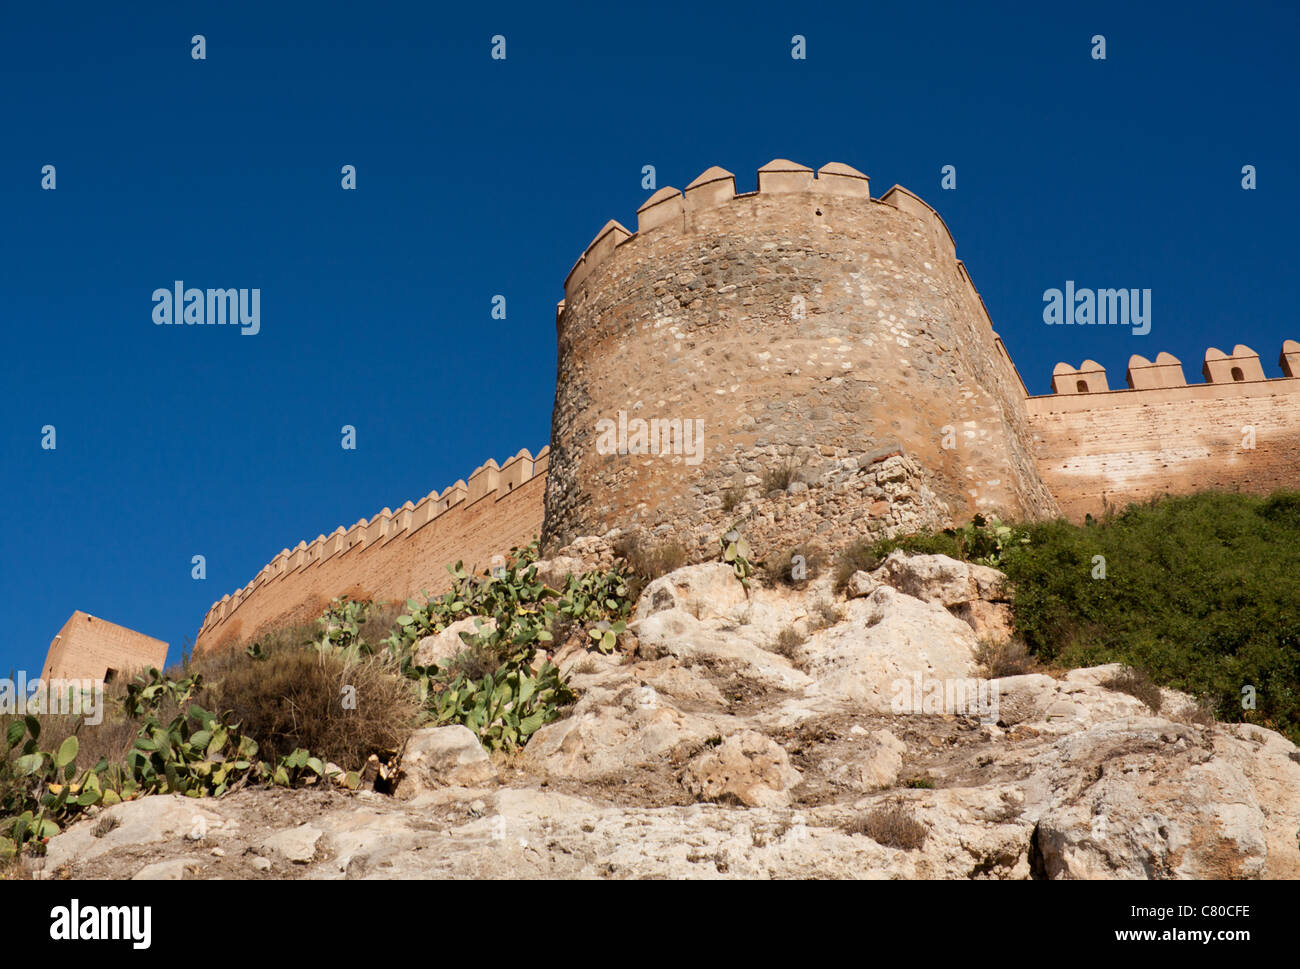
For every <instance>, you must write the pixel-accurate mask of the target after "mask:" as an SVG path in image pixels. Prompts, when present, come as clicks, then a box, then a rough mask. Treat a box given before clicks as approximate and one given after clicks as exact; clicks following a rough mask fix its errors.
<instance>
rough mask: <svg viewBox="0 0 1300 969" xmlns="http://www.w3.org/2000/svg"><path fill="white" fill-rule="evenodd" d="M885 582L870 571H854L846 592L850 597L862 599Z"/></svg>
mask: <svg viewBox="0 0 1300 969" xmlns="http://www.w3.org/2000/svg"><path fill="white" fill-rule="evenodd" d="M882 584H883V583H882V582H881V581H880V580H879V579H877V578H876V577H875V576H874V575H872V574H871V573H870V572H861V571H859V572H854V573H853V574H852V575H851V576H849V582H848V585H847V586H845V588H844V594H845V595H846V596H847V597H848V598H850V599H862V598H864V597H866V596H869V595H871V593H873V592H875V591H876V590H877V589H879V588H880V586H881V585H882Z"/></svg>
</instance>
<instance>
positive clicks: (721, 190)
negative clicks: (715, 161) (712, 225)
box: [685, 165, 736, 224]
mask: <svg viewBox="0 0 1300 969" xmlns="http://www.w3.org/2000/svg"><path fill="white" fill-rule="evenodd" d="M685 196H686V220H687V222H688V224H689V223H692V222H694V220H695V219H696V218H697V217H698V216H699V214H700V213H701V212H704V211H706V210H707V209H712V208H716V207H717V206H719V205H722V204H724V203H726V202H729V201H731V200H732V199H733V198H735V197H736V176H735V175H733V174H732V173H731V172H729V171H727V170H726V169H725V168H719V167H718V166H717V165H714V166H713V167H712V168H708V169H705V170H704V171H703V172H701V173H700V174H699V175H698V176H697V177H696V179H695V180H694V181H693V182H691V184H689V185H687V186H686V192H685Z"/></svg>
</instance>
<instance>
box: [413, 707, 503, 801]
mask: <svg viewBox="0 0 1300 969" xmlns="http://www.w3.org/2000/svg"><path fill="white" fill-rule="evenodd" d="M401 770H402V777H401V781H400V782H399V783H398V785H397V793H398V796H399V797H403V798H409V797H414V796H416V795H417V794H419V793H421V792H422V791H426V790H430V789H432V788H437V787H445V786H456V787H476V786H480V785H483V784H491V783H493V782H494V781H495V780H496V779H497V771H496V768H495V767H493V766H492V760H491V758H489V757H488V753H487V751H486V750H484V749H483V745H482V744H480V743H479V741H478V738H477V737H476V736H474V733H473V731H471V730H470V729H469V728H468V727H464V726H461V725H460V724H455V725H453V726H450V727H426V728H424V729H423V730H417V731H415V732H414V733H413V734H411V739H410V740H408V741H407V742H406V750H405V752H404V753H403V754H402V764H401Z"/></svg>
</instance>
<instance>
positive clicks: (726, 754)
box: [681, 730, 800, 807]
mask: <svg viewBox="0 0 1300 969" xmlns="http://www.w3.org/2000/svg"><path fill="white" fill-rule="evenodd" d="M681 780H682V785H683V786H684V787H685V788H686V790H687V791H688V792H689V793H690V794H692V795H693V796H695V797H696V798H698V799H700V800H705V801H713V800H717V799H719V798H721V797H724V796H726V795H731V796H733V797H735V798H737V799H738V800H739V801H740V803H742V804H744V805H746V806H748V807H780V806H783V805H786V804H789V803H790V788H792V787H794V786H795V785H796V784H798V783H799V780H800V774H799V772H798V771H797V770H795V769H794V768H793V767H791V766H790V758H789V756H788V755H787V754H786V752H785V751H784V750H783V749H782V748H781V747H779V746H778V745H777V744H775V743H774V742H773V741H772V740H770V739H769V738H767V737H764V736H763V735H762V734H760V733H756V732H754V731H753V730H746V731H744V732H743V733H738V734H733V735H732V736H730V737H727V738H726V739H725V740H723V741H722V743H721V744H720V745H719V746H718V747H716V748H713V749H711V750H708V751H706V752H705V753H702V754H700V755H699V756H698V757H696V758H695V759H694V760H692V761H691V762H690V763H689V764H687V765H686V768H685V770H684V771H683V772H682V777H681Z"/></svg>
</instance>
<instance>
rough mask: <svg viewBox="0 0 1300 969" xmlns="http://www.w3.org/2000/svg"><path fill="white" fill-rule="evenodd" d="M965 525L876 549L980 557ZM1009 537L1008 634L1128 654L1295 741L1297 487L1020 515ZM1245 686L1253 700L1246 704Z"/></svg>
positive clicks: (1298, 720)
mask: <svg viewBox="0 0 1300 969" xmlns="http://www.w3.org/2000/svg"><path fill="white" fill-rule="evenodd" d="M968 528H969V526H968ZM962 533H963V530H954V531H953V532H949V533H939V534H937V535H935V534H926V535H913V536H906V537H903V538H897V539H890V540H889V541H887V542H881V543H877V546H876V548H875V549H874V551H875V552H876V554H878V555H884V554H887V553H888V551H889V550H890V549H891V548H904V549H907V550H909V551H924V552H934V551H937V552H943V553H944V554H948V555H954V557H960V558H966V559H970V560H977V559H980V558H986V557H987V554H979V553H981V552H984V553H987V543H986V542H985V541H984V539H979V540H978V541H975V542H967V543H966V544H965V545H964V546H963V542H962V540H961V539H960V537H959V536H960V535H961V534H962ZM1011 537H1012V541H1010V542H1003V543H1002V548H1001V549H1000V551H999V553H998V555H999V560H998V563H997V564H998V567H999V568H1001V569H1002V570H1003V571H1004V572H1006V574H1007V576H1008V577H1009V578H1010V580H1011V584H1012V588H1013V601H1014V607H1015V628H1016V633H1017V635H1018V636H1019V637H1020V638H1022V639H1023V640H1024V642H1025V644H1026V645H1027V646H1028V647H1029V650H1030V652H1031V653H1033V654H1034V655H1035V656H1036V657H1038V658H1039V659H1041V660H1044V661H1047V662H1050V663H1053V664H1055V665H1058V666H1067V667H1077V666H1094V665H1097V664H1100V663H1114V662H1118V663H1123V664H1125V665H1126V666H1130V667H1133V668H1134V669H1136V670H1140V671H1141V672H1142V673H1144V674H1146V675H1147V676H1149V677H1150V678H1151V679H1152V680H1153V681H1154V682H1155V683H1157V684H1159V685H1161V686H1166V687H1172V688H1174V689H1177V690H1182V691H1184V692H1186V693H1190V694H1192V695H1193V696H1196V697H1199V698H1201V699H1202V700H1203V702H1205V703H1207V704H1208V705H1209V706H1210V707H1212V708H1213V710H1214V713H1215V715H1216V716H1217V717H1218V718H1219V719H1221V720H1228V721H1244V722H1247V723H1256V724H1259V725H1261V726H1266V727H1271V728H1273V729H1276V730H1278V731H1280V732H1282V733H1285V734H1287V735H1288V736H1289V737H1290V738H1291V739H1292V740H1297V741H1300V492H1294V491H1290V492H1278V493H1276V494H1274V495H1272V496H1270V497H1268V498H1261V497H1255V496H1251V495H1241V494H1225V493H1218V492H1203V493H1201V494H1196V495H1188V496H1183V497H1176V498H1162V499H1158V500H1153V501H1149V502H1145V503H1142V504H1134V505H1130V506H1129V507H1128V508H1126V509H1125V510H1123V511H1120V512H1116V513H1114V514H1111V515H1109V516H1107V517H1106V518H1105V519H1103V520H1101V521H1092V520H1089V521H1088V522H1087V523H1086V524H1083V525H1073V524H1070V523H1069V522H1066V521H1063V520H1058V521H1050V522H1037V523H1030V524H1025V525H1016V526H1013V527H1012V535H1011ZM945 546H947V547H948V548H949V549H952V550H948V551H945ZM954 552H955V553H956V554H954ZM1103 575H1104V578H1103V577H1102V576H1103ZM1094 576H1096V577H1094ZM1247 688H1250V689H1248V690H1247V694H1248V695H1249V694H1250V693H1251V692H1252V691H1253V698H1254V704H1255V707H1254V709H1250V708H1247V709H1243V690H1244V689H1247Z"/></svg>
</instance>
